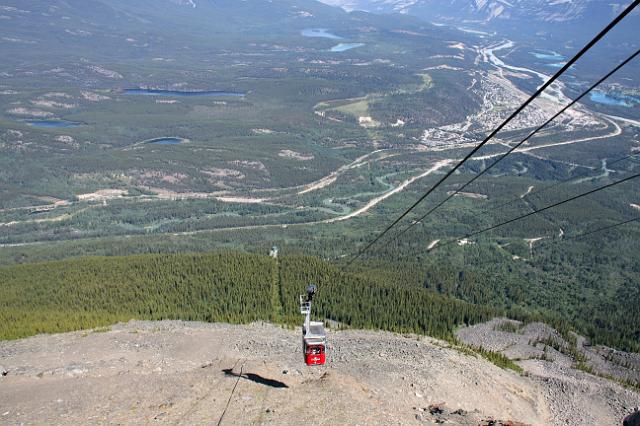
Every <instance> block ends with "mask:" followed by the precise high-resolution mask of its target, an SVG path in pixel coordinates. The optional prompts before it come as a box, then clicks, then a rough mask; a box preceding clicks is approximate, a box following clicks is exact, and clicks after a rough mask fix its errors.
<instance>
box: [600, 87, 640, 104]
mask: <svg viewBox="0 0 640 426" xmlns="http://www.w3.org/2000/svg"><path fill="white" fill-rule="evenodd" d="M589 97H590V98H591V100H592V101H593V102H597V103H599V104H603V105H610V106H621V107H625V108H631V107H632V106H633V105H634V104H640V98H637V97H634V96H629V95H623V94H617V93H605V92H600V91H597V90H595V91H593V92H591V93H589Z"/></svg>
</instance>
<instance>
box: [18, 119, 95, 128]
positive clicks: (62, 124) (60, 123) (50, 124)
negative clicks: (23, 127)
mask: <svg viewBox="0 0 640 426" xmlns="http://www.w3.org/2000/svg"><path fill="white" fill-rule="evenodd" d="M24 122H25V123H27V124H28V125H29V126H33V127H45V128H63V129H68V128H71V127H78V126H81V125H82V123H76V122H75V121H66V120H25V121H24Z"/></svg>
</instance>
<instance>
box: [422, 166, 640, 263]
mask: <svg viewBox="0 0 640 426" xmlns="http://www.w3.org/2000/svg"><path fill="white" fill-rule="evenodd" d="M639 177H640V173H637V174H635V175H631V176H628V177H626V178H624V179H620V180H617V181H615V182H612V183H609V184H607V185H603V186H600V187H598V188H595V189H592V190H590V191H587V192H583V193H582V194H578V195H574V196H573V197H570V198H567V199H564V200H562V201H559V202H557V203H554V204H551V205H548V206H546V207H542V208H540V209H536V210H533V211H531V212H529V213H526V214H523V215H521V216H518V217H515V218H513V219H509V220H506V221H504V222H501V223H499V224H497V225H492V226H489V227H486V228H483V229H481V230H479V231H474V232H471V233H468V234H466V235H464V236H462V237H459V238H454V239H452V240H450V241H448V242H446V243H444V244H436V245H435V246H433V247H432V248H430V249H429V250H428V251H429V252H431V251H433V250H435V249H436V248H438V247H442V246H445V245H448V244H451V243H454V242H457V241H461V240H466V239H468V238H472V237H476V236H478V235H480V234H484V233H486V232H489V231H493V230H494V229H498V228H501V227H503V226H505V225H508V224H510V223H513V222H517V221H519V220H522V219H525V218H527V217H530V216H533V215H536V214H538V213H542V212H544V211H546V210H550V209H553V208H555V207H558V206H561V205H563V204H566V203H569V202H571V201H574V200H577V199H579V198H583V197H586V196H589V195H591V194H594V193H596V192H600V191H603V190H605V189H608V188H611V187H613V186H617V185H620V184H623V183H625V182H629V181H631V180H633V179H637V178H639ZM634 220H637V219H634ZM629 222H633V220H630V221H626V222H625V223H624V224H626V223H629ZM602 230H605V229H602ZM594 233H595V231H594ZM586 235H588V234H585V235H584V236H586Z"/></svg>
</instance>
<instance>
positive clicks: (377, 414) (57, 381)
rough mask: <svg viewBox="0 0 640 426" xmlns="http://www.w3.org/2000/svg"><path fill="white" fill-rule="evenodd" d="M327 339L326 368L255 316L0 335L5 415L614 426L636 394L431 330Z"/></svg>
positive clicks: (46, 420) (340, 334)
mask: <svg viewBox="0 0 640 426" xmlns="http://www.w3.org/2000/svg"><path fill="white" fill-rule="evenodd" d="M328 338H329V342H330V344H329V361H328V364H327V366H325V367H320V368H308V367H306V366H304V364H303V362H302V355H301V348H300V336H299V330H293V331H292V330H285V329H282V328H279V327H277V326H273V325H270V324H263V323H256V324H251V325H245V326H239V325H228V324H204V323H187V322H179V321H162V322H138V321H132V322H130V323H127V324H120V325H117V326H114V327H112V329H111V330H109V331H105V332H95V331H94V332H74V333H66V334H58V335H43V336H37V337H33V338H29V339H24V340H19V341H10V342H0V359H1V360H2V366H3V367H4V370H6V371H7V375H6V376H4V377H0V423H1V424H9V425H13V424H149V423H151V424H155V423H158V424H218V422H219V419H220V417H221V416H222V414H223V413H224V418H223V419H222V422H221V424H223V425H224V424H227V425H231V424H251V425H253V424H295V425H299V424H306V423H313V424H347V425H369V424H383V425H387V424H389V425H390V424H394V425H397V424H435V423H446V424H454V425H477V424H487V425H489V424H492V425H493V424H495V425H499V424H512V425H517V424H522V423H524V424H531V425H547V424H594V425H595V424H611V425H614V424H621V423H622V419H623V418H624V417H625V416H626V415H628V414H629V413H631V412H632V411H633V408H634V407H636V406H637V405H640V396H639V395H638V394H636V393H634V392H632V391H630V390H626V389H624V388H622V387H621V386H619V385H617V384H616V383H613V382H611V381H608V380H605V379H600V378H598V377H595V376H592V375H589V374H586V373H584V372H581V371H576V370H572V369H571V368H570V367H568V368H567V369H566V370H563V369H558V370H553V371H549V370H546V369H544V368H542V367H541V366H542V365H543V364H539V363H538V360H529V361H523V363H524V367H525V368H526V369H527V371H529V375H528V377H527V376H523V375H519V374H517V373H514V372H512V371H506V370H502V369H500V368H498V367H496V366H495V365H493V364H491V363H489V362H487V361H485V360H484V359H482V358H479V357H474V356H470V355H467V354H464V353H463V352H460V351H458V350H456V349H453V348H450V347H448V344H447V343H444V342H441V341H438V340H435V339H431V338H426V337H417V336H401V335H397V334H392V333H385V332H370V331H351V330H350V331H329V334H328ZM540 362H541V361H540ZM234 389H235V390H234ZM225 409H226V411H225ZM569 420H570V421H569ZM567 421H568V423H566V422H567ZM518 422H520V423H518Z"/></svg>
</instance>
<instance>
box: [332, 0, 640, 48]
mask: <svg viewBox="0 0 640 426" xmlns="http://www.w3.org/2000/svg"><path fill="white" fill-rule="evenodd" d="M322 1H323V2H324V3H327V4H330V5H333V6H340V7H342V8H343V9H345V10H349V11H352V10H364V11H369V12H375V13H401V14H408V15H413V16H416V17H419V18H421V19H425V20H428V21H433V22H440V23H450V24H455V25H473V26H481V27H484V28H486V29H488V30H493V31H499V32H500V31H501V32H505V31H507V32H512V33H515V32H517V33H520V34H526V33H527V32H533V33H537V32H540V31H542V32H547V31H548V32H551V31H553V32H556V33H563V32H564V33H566V34H569V35H573V36H576V37H577V38H582V37H585V36H586V35H588V34H592V33H594V32H596V31H597V30H598V29H600V28H602V27H604V25H606V23H607V21H609V20H610V19H612V18H613V17H614V16H615V15H616V14H618V13H620V12H621V11H622V10H623V9H624V7H625V6H626V5H627V4H629V3H630V2H629V1H619V0H618V1H615V0H322ZM639 17H640V11H637V12H634V16H633V17H630V18H628V19H629V20H633V21H634V24H633V25H631V24H627V25H625V30H624V33H625V37H626V36H628V35H632V34H633V33H635V32H636V31H637V28H638V24H639V23H640V19H639ZM633 38H634V39H637V37H633Z"/></svg>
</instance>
